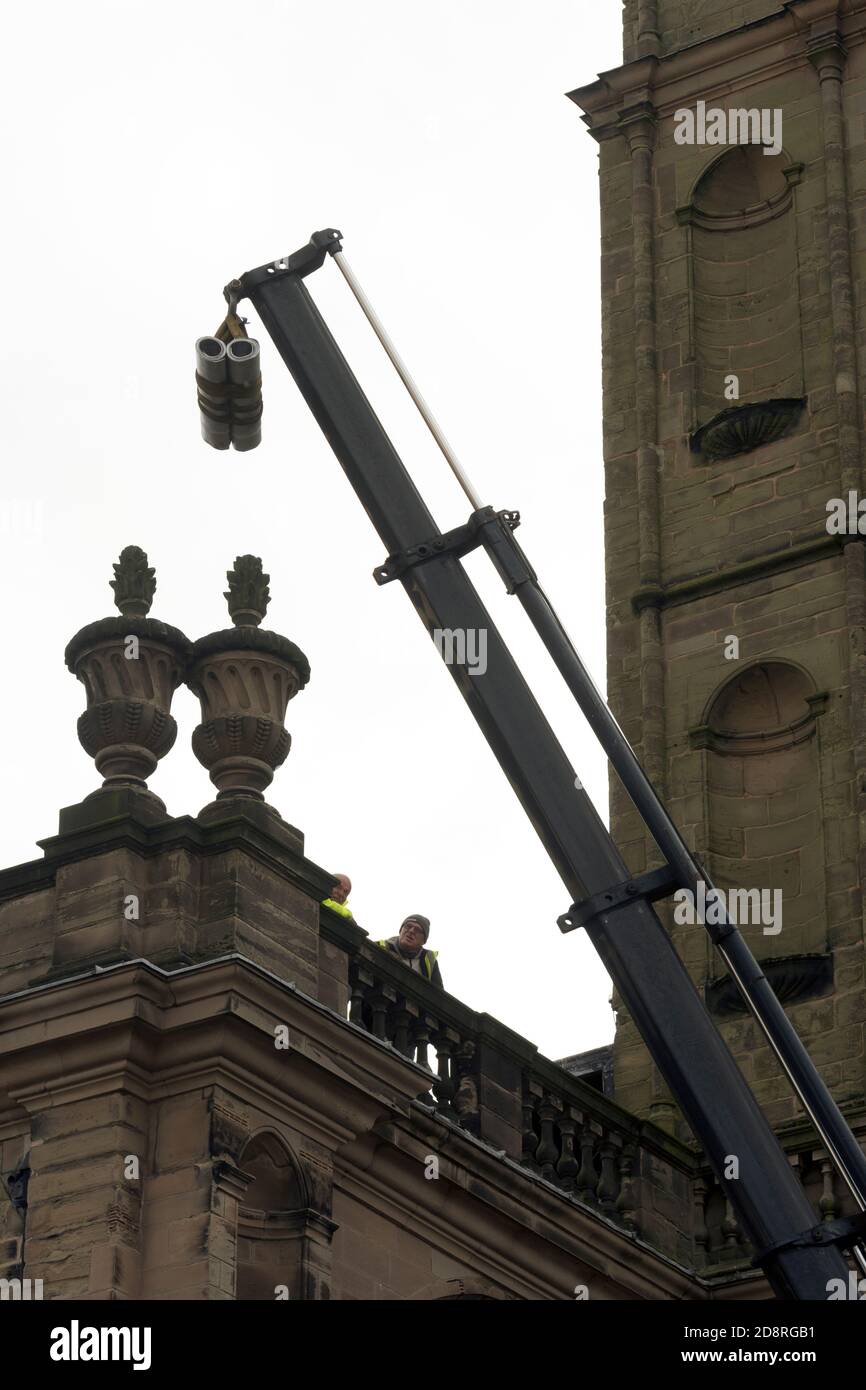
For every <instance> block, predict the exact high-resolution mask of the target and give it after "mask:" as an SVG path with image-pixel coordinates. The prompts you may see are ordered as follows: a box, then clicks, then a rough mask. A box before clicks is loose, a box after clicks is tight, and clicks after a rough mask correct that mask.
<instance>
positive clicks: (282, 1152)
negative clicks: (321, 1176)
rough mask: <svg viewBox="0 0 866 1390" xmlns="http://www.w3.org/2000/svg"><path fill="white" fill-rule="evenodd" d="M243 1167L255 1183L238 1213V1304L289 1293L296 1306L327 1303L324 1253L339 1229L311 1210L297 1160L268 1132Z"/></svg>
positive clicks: (249, 1148)
mask: <svg viewBox="0 0 866 1390" xmlns="http://www.w3.org/2000/svg"><path fill="white" fill-rule="evenodd" d="M240 1166H241V1168H242V1169H243V1171H244V1173H246V1174H247V1175H249V1176H250V1177H251V1178H252V1181H251V1182H250V1184H249V1187H248V1188H247V1190H246V1193H245V1196H244V1201H243V1205H242V1206H241V1207H240V1208H239V1211H238V1230H237V1298H238V1299H239V1300H252V1299H260V1300H264V1299H267V1300H268V1301H270V1302H273V1301H274V1300H275V1299H276V1297H277V1292H276V1290H278V1289H282V1288H285V1289H287V1291H288V1297H289V1299H290V1300H297V1299H302V1300H303V1299H318V1300H321V1299H327V1297H328V1277H327V1276H328V1271H329V1263H330V1262H329V1259H327V1258H323V1252H327V1251H328V1247H329V1246H330V1241H331V1236H332V1234H333V1232H334V1230H335V1229H336V1227H335V1225H334V1223H333V1222H332V1221H329V1220H328V1219H327V1218H326V1217H325V1216H323V1215H322V1214H321V1213H318V1212H316V1211H314V1210H312V1209H311V1207H310V1198H309V1188H308V1183H307V1181H306V1178H305V1176H304V1173H303V1170H302V1168H301V1167H300V1165H299V1163H298V1161H297V1159H296V1158H295V1156H294V1154H293V1153H292V1152H291V1150H290V1148H289V1147H288V1145H287V1144H286V1143H285V1142H284V1141H283V1140H282V1139H280V1138H279V1137H278V1136H277V1135H275V1134H273V1133H271V1132H270V1131H265V1132H262V1133H260V1134H257V1135H255V1136H254V1137H253V1138H252V1139H250V1141H249V1142H248V1144H247V1145H246V1147H245V1149H244V1151H243V1154H242V1155H241V1162H240ZM283 1297H285V1295H283Z"/></svg>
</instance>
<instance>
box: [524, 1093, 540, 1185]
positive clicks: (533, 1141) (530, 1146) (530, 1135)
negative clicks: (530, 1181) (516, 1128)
mask: <svg viewBox="0 0 866 1390" xmlns="http://www.w3.org/2000/svg"><path fill="white" fill-rule="evenodd" d="M534 1116H535V1100H534V1097H533V1096H531V1095H528V1094H527V1093H526V1092H525V1091H524V1093H523V1153H522V1155H521V1158H520V1162H521V1163H522V1164H523V1166H524V1168H531V1169H532V1171H533V1172H535V1173H537V1172H538V1171H539V1164H538V1161H537V1159H536V1157H535V1152H536V1149H537V1148H538V1135H537V1134H536V1132H535V1124H534Z"/></svg>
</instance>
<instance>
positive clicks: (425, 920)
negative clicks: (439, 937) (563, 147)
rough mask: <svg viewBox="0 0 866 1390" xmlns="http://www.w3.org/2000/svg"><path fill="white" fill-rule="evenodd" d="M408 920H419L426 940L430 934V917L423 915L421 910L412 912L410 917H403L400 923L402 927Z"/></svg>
mask: <svg viewBox="0 0 866 1390" xmlns="http://www.w3.org/2000/svg"><path fill="white" fill-rule="evenodd" d="M407 922H417V923H418V926H419V927H420V928H421V930H422V931H423V933H424V940H425V941H426V940H427V938H428V936H429V935H430V918H429V917H422V916H421V913H420V912H410V913H409V916H408V917H404V918H403V921H402V922H401V923H400V925H401V926H402V927H405V925H406V923H407Z"/></svg>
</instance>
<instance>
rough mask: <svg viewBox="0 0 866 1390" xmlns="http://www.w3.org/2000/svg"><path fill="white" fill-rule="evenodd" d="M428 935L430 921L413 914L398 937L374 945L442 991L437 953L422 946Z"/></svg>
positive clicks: (405, 922)
mask: <svg viewBox="0 0 866 1390" xmlns="http://www.w3.org/2000/svg"><path fill="white" fill-rule="evenodd" d="M429 935H430V919H429V918H428V917H422V916H421V913H420V912H413V913H412V915H411V916H410V917H407V918H406V920H405V921H404V923H403V925H402V927H401V928H400V934H399V936H389V937H388V939H387V941H377V942H376V945H377V946H383V947H384V949H385V950H386V951H390V952H391V954H392V955H395V956H397V958H398V960H401V961H402V962H403V964H404V965H408V967H409V969H410V970H414V971H416V972H417V974H419V975H420V976H421V977H422V979H425V980H429V981H430V983H431V984H433V985H438V987H439V989H444V988H445V986H444V984H443V983H442V972H441V970H440V969H439V965H438V962H437V960H436V957H437V956H438V954H439V952H438V951H428V950H427V949H426V948H425V946H424V942H425V941H426V940H427V937H428V936H429Z"/></svg>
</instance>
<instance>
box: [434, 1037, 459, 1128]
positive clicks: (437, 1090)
mask: <svg viewBox="0 0 866 1390" xmlns="http://www.w3.org/2000/svg"><path fill="white" fill-rule="evenodd" d="M433 1041H434V1043H435V1044H436V1070H437V1072H438V1074H439V1079H438V1080H437V1082H436V1084H435V1086H434V1087H433V1093H434V1095H435V1096H436V1105H437V1107H438V1109H440V1110H442V1111H443V1112H444V1113H445V1114H446V1115H449V1116H450V1117H451V1118H452V1119H456V1118H457V1117H456V1115H455V1112H454V1108H453V1106H452V1104H451V1102H452V1101H453V1099H454V1093H455V1091H456V1090H457V1078H456V1076H455V1074H454V1063H453V1057H454V1053H455V1051H456V1049H457V1046H458V1044H459V1041H460V1038H459V1035H458V1034H457V1033H456V1032H455V1031H454V1029H453V1028H442V1029H440V1030H439V1031H437V1032H436V1033H434V1034H433Z"/></svg>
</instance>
